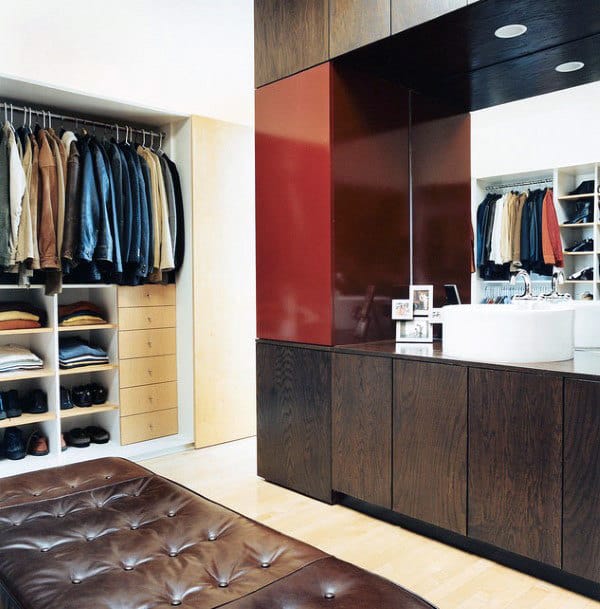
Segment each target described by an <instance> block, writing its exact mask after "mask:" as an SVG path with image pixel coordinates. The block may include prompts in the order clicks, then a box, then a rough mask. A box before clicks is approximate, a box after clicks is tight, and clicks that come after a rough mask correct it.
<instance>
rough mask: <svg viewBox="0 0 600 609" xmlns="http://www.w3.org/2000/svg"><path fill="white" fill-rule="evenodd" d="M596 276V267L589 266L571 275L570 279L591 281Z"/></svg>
mask: <svg viewBox="0 0 600 609" xmlns="http://www.w3.org/2000/svg"><path fill="white" fill-rule="evenodd" d="M593 278H594V267H591V266H587V267H586V268H584V269H581V270H580V271H577V272H576V273H573V274H572V275H569V277H568V279H569V281H590V280H592V279H593Z"/></svg>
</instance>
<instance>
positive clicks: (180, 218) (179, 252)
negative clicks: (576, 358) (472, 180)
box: [163, 154, 472, 271]
mask: <svg viewBox="0 0 600 609" xmlns="http://www.w3.org/2000/svg"><path fill="white" fill-rule="evenodd" d="M163 158H164V159H165V161H166V162H167V165H168V167H169V170H170V171H171V178H172V180H173V188H174V190H175V215H176V221H177V231H176V235H175V271H179V269H180V268H181V265H182V264H183V257H184V253H185V220H184V215H183V214H184V212H183V195H182V192H181V180H180V178H179V172H178V171H177V165H175V163H174V162H173V161H172V160H171V159H170V158H169V157H168V156H167V155H166V154H163ZM471 230H472V229H471Z"/></svg>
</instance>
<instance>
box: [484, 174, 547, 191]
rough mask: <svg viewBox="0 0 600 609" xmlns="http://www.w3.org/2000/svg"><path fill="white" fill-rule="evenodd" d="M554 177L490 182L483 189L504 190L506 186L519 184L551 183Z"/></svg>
mask: <svg viewBox="0 0 600 609" xmlns="http://www.w3.org/2000/svg"><path fill="white" fill-rule="evenodd" d="M553 181H554V179H553V178H552V176H550V177H548V178H537V179H535V180H527V181H523V182H511V183H510V184H490V185H489V186H486V187H485V190H504V189H506V188H516V187H519V186H534V185H539V184H552V183H553Z"/></svg>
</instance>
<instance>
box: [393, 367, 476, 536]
mask: <svg viewBox="0 0 600 609" xmlns="http://www.w3.org/2000/svg"><path fill="white" fill-rule="evenodd" d="M467 376H468V372H467V368H466V367H463V366H451V365H445V364H430V363H426V362H412V361H406V360H395V361H394V409H393V411H394V414H393V430H394V438H393V454H394V458H393V485H392V486H393V509H394V510H395V511H397V512H400V513H402V514H405V515H407V516H410V517H411V518H417V519H419V520H423V521H424V522H428V523H430V524H434V525H436V526H439V527H443V528H445V529H449V530H451V531H455V532H456V533H460V534H461V535H466V534H467Z"/></svg>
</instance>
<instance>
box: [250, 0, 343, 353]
mask: <svg viewBox="0 0 600 609" xmlns="http://www.w3.org/2000/svg"><path fill="white" fill-rule="evenodd" d="M281 4H283V3H281ZM329 84H330V66H329V64H325V65H322V66H317V67H316V68H312V69H311V70H306V71H305V72H302V73H301V74H296V75H295V76H292V77H290V78H286V79H285V80H281V81H279V82H276V83H273V84H270V85H268V86H266V87H263V88H262V89H258V91H257V92H256V309H257V310H256V317H257V335H258V338H265V339H271V340H283V341H290V342H298V343H309V344H320V345H331V337H332V302H331V300H332V297H331V276H332V271H331V160H330V117H329V99H330V95H329Z"/></svg>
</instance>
